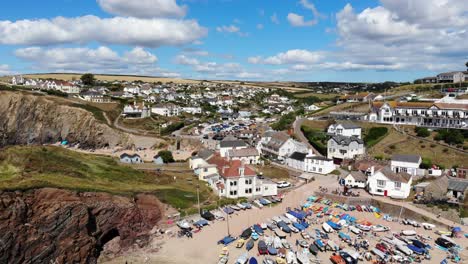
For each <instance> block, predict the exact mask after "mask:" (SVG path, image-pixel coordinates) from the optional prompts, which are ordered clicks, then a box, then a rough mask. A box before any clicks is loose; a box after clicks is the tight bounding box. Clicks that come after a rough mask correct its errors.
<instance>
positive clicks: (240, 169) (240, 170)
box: [239, 166, 245, 176]
mask: <svg viewBox="0 0 468 264" xmlns="http://www.w3.org/2000/svg"><path fill="white" fill-rule="evenodd" d="M244 171H245V168H244V166H242V167H239V176H244Z"/></svg>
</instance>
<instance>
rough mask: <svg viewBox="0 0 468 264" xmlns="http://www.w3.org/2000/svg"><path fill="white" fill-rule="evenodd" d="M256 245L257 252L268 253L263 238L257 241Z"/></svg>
mask: <svg viewBox="0 0 468 264" xmlns="http://www.w3.org/2000/svg"><path fill="white" fill-rule="evenodd" d="M257 247H258V254H260V255H266V254H268V248H267V244H266V243H265V241H263V240H260V241H258V245H257Z"/></svg>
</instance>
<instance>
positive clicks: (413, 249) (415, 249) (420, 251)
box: [407, 244, 425, 255]
mask: <svg viewBox="0 0 468 264" xmlns="http://www.w3.org/2000/svg"><path fill="white" fill-rule="evenodd" d="M407 247H408V248H409V249H410V250H411V251H413V252H414V253H416V254H418V255H422V254H424V253H425V250H424V249H422V248H419V247H417V246H415V245H411V244H409V245H407Z"/></svg>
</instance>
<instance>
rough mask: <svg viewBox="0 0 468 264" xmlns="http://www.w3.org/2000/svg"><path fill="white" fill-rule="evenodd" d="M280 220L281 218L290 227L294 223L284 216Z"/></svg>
mask: <svg viewBox="0 0 468 264" xmlns="http://www.w3.org/2000/svg"><path fill="white" fill-rule="evenodd" d="M279 218H280V219H281V220H282V221H283V222H285V223H286V224H288V225H289V224H291V223H292V221H291V220H289V218H287V217H286V216H284V215H280V216H279Z"/></svg>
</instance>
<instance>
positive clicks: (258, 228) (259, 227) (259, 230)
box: [252, 224, 263, 236]
mask: <svg viewBox="0 0 468 264" xmlns="http://www.w3.org/2000/svg"><path fill="white" fill-rule="evenodd" d="M252 228H253V229H254V230H255V233H257V234H258V235H260V236H263V228H262V227H261V226H260V225H257V224H255V225H253V226H252Z"/></svg>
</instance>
